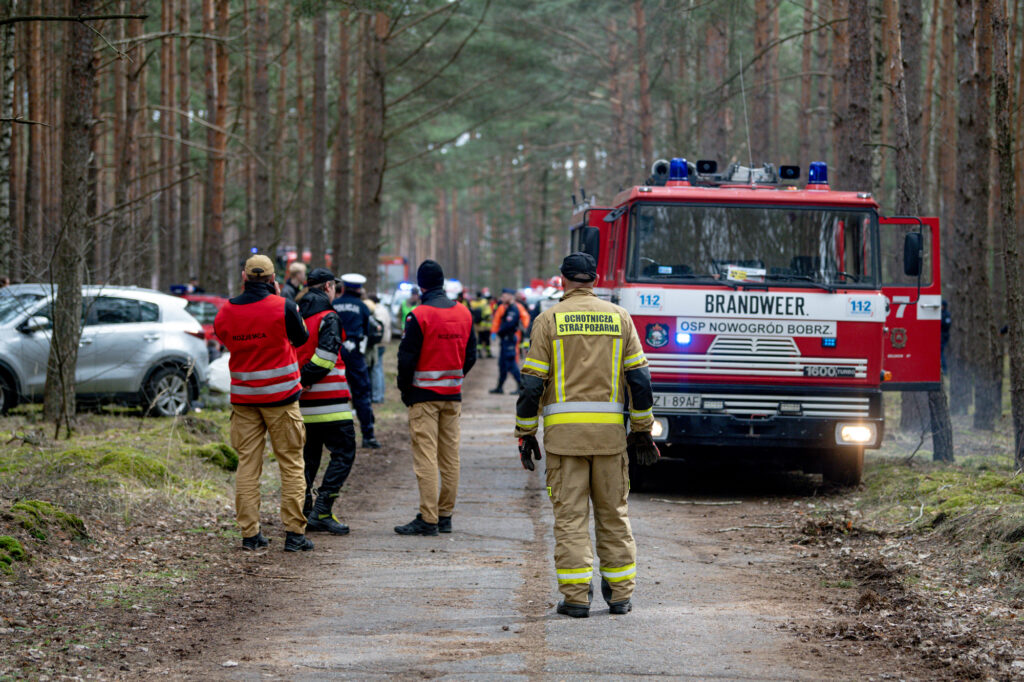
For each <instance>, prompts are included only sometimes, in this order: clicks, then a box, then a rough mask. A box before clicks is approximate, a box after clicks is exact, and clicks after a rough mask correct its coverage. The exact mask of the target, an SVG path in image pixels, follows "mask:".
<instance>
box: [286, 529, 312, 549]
mask: <svg viewBox="0 0 1024 682" xmlns="http://www.w3.org/2000/svg"><path fill="white" fill-rule="evenodd" d="M311 549H313V543H312V542H311V541H310V539H309V538H307V537H306V536H305V535H303V534H302V533H293V532H291V531H288V532H287V533H285V537H284V551H286V552H308V551H309V550H311Z"/></svg>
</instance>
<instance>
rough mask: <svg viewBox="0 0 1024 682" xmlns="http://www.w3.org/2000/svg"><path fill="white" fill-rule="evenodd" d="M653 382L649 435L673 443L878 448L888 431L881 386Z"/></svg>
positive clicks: (723, 445) (732, 445) (811, 447)
mask: <svg viewBox="0 0 1024 682" xmlns="http://www.w3.org/2000/svg"><path fill="white" fill-rule="evenodd" d="M668 388H669V387H665V386H658V385H655V387H654V390H655V394H656V395H657V396H659V398H660V399H659V398H656V402H655V408H654V418H655V424H654V427H653V428H652V433H651V435H652V436H653V437H654V440H655V441H656V442H659V443H666V444H670V445H683V446H686V445H692V446H722V447H768V448H789V449H818V448H832V447H835V446H837V445H840V446H841V445H849V446H863V447H865V448H878V447H879V446H880V445H881V442H882V437H883V435H884V430H885V420H884V417H883V412H882V397H881V391H877V390H874V391H871V390H867V391H865V390H863V389H860V390H843V389H833V390H827V391H815V392H814V393H813V394H810V393H808V392H807V390H806V389H804V390H803V391H801V390H799V389H796V390H794V389H783V390H779V389H775V388H772V389H769V390H765V388H764V387H758V388H757V389H754V388H753V387H737V388H733V387H730V389H731V390H723V389H722V388H721V387H714V386H707V387H704V386H687V387H686V392H680V390H679V387H672V389H673V390H672V391H669V390H666V389H668Z"/></svg>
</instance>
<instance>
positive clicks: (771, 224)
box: [627, 203, 877, 288]
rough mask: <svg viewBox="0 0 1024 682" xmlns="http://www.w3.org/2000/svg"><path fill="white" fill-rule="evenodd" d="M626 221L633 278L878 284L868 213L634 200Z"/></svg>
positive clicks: (872, 222) (871, 217)
mask: <svg viewBox="0 0 1024 682" xmlns="http://www.w3.org/2000/svg"><path fill="white" fill-rule="evenodd" d="M630 223H631V227H632V229H631V230H630V236H629V256H628V258H629V261H628V264H627V271H628V272H627V276H628V277H629V279H630V280H632V281H642V282H643V281H658V282H680V283H682V282H692V281H694V280H705V281H707V280H714V281H720V282H722V283H723V284H724V283H728V284H730V285H731V286H732V285H735V284H743V283H751V282H767V283H775V284H779V283H787V282H788V283H792V285H795V286H820V287H823V288H832V287H836V286H841V287H847V286H850V287H857V286H875V281H876V279H877V276H876V269H877V268H876V266H875V258H874V244H875V241H874V235H875V233H876V231H877V217H876V215H875V213H874V212H873V211H867V210H850V209H836V208H797V207H793V206H744V205H728V206H714V205H706V204H644V203H640V204H636V205H634V206H633V209H632V213H631V220H630Z"/></svg>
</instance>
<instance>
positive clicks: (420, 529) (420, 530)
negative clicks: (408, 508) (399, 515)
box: [395, 514, 437, 535]
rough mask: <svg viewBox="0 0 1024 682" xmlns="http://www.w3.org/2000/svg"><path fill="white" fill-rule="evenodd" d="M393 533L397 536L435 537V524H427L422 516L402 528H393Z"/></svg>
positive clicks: (419, 515)
mask: <svg viewBox="0 0 1024 682" xmlns="http://www.w3.org/2000/svg"><path fill="white" fill-rule="evenodd" d="M395 532H396V533H398V534H399V535H437V524H436V523H427V522H426V521H424V520H423V515H422V514H417V515H416V518H415V519H413V520H412V521H410V522H409V523H407V524H405V525H404V526H395Z"/></svg>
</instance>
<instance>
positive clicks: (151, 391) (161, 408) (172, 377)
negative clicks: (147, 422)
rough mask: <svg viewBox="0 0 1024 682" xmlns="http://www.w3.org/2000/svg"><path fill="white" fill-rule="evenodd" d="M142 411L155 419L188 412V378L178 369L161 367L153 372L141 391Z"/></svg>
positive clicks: (183, 371)
mask: <svg viewBox="0 0 1024 682" xmlns="http://www.w3.org/2000/svg"><path fill="white" fill-rule="evenodd" d="M142 400H143V403H142V410H143V412H145V414H147V415H152V416H156V417H174V416H176V415H179V414H185V413H186V412H188V410H189V407H190V406H191V401H190V399H189V387H188V376H187V375H186V374H185V370H183V369H181V368H180V367H161V368H160V369H158V370H156V371H155V372H153V374H152V375H150V377H149V381H147V382H146V386H145V388H144V389H143V391H142Z"/></svg>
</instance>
